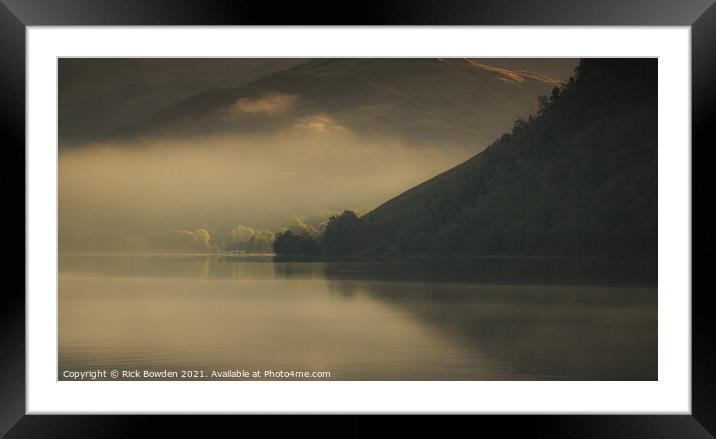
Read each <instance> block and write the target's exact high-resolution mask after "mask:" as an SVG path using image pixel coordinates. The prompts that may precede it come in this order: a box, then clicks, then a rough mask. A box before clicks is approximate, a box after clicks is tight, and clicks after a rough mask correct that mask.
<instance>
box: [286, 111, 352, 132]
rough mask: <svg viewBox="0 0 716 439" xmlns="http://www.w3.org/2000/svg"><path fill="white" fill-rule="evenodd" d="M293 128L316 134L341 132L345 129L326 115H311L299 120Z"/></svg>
mask: <svg viewBox="0 0 716 439" xmlns="http://www.w3.org/2000/svg"><path fill="white" fill-rule="evenodd" d="M294 127H295V128H298V129H304V130H309V131H313V132H316V133H329V132H337V131H343V130H345V129H346V128H345V127H344V126H343V125H341V124H339V123H338V122H336V121H335V120H334V119H333V118H332V117H330V116H326V115H318V114H316V115H313V116H310V117H305V118H303V119H301V120H299V121H298V122H297V123H296V125H294Z"/></svg>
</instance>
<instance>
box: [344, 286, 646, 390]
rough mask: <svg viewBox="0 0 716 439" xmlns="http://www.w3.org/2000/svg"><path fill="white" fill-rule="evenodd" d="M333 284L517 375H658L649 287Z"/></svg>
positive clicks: (631, 377) (620, 377)
mask: <svg viewBox="0 0 716 439" xmlns="http://www.w3.org/2000/svg"><path fill="white" fill-rule="evenodd" d="M330 286H331V287H332V288H335V289H336V291H338V292H341V293H342V294H345V295H352V294H357V293H364V294H369V295H370V296H371V297H374V298H376V299H378V300H381V301H383V302H387V303H390V304H392V305H395V306H397V307H400V309H401V310H402V311H405V312H408V313H410V314H411V315H413V316H415V317H417V318H419V319H421V320H423V321H424V322H426V323H427V324H429V325H430V326H431V327H432V328H433V329H434V330H436V331H439V332H441V333H443V334H444V335H448V336H454V337H455V336H456V337H459V338H460V339H462V340H463V341H464V342H465V343H466V344H467V345H468V346H470V345H471V346H473V347H474V348H476V349H477V350H479V351H480V352H486V353H488V354H491V355H493V356H495V357H496V358H499V359H501V360H502V361H504V362H505V363H506V364H507V365H510V366H511V367H512V370H513V372H514V373H515V374H518V375H520V376H524V375H527V376H533V377H534V378H535V379H540V378H557V379H575V380H590V379H608V380H653V379H657V319H656V316H657V314H656V312H657V308H656V290H654V289H648V288H619V287H614V288H600V287H549V286H510V285H501V286H496V285H467V284H463V285H457V284H422V283H421V284H418V283H407V282H406V283H396V282H372V281H371V282H359V283H356V282H352V281H349V282H342V281H339V280H336V281H334V282H331V283H330Z"/></svg>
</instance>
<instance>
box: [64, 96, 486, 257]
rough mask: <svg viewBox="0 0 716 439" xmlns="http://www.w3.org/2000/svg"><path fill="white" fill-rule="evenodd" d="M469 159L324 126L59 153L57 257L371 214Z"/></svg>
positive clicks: (323, 121) (318, 120)
mask: <svg viewBox="0 0 716 439" xmlns="http://www.w3.org/2000/svg"><path fill="white" fill-rule="evenodd" d="M284 101H285V99H284V98H277V99H276V101H275V102H273V103H278V104H281V105H283V103H284ZM262 105H264V106H263V107H259V108H262V109H263V110H262V111H269V110H268V108H269V107H267V106H266V105H265V104H262ZM242 108H244V110H246V108H248V104H247V105H245V106H244V107H242ZM271 111H273V110H271ZM474 152H475V151H474V147H473V148H468V147H465V148H455V147H454V146H451V147H450V148H443V147H441V146H440V145H435V146H434V147H430V148H425V147H423V148H414V147H413V146H412V145H410V144H405V143H404V142H402V141H400V140H398V139H396V138H390V137H385V138H382V139H376V138H375V136H371V137H370V140H368V139H366V138H364V137H362V136H360V135H359V134H357V133H353V132H352V131H351V130H349V129H346V128H345V127H342V126H340V125H339V124H338V123H337V122H335V121H334V120H333V119H332V118H331V117H330V116H328V115H315V116H313V117H311V118H307V119H306V120H303V121H301V122H300V123H297V124H296V125H295V126H294V127H291V128H289V129H285V130H282V131H279V132H276V133H272V134H268V135H254V136H247V135H208V136H194V137H191V138H188V139H184V140H176V139H171V140H170V139H153V140H151V141H147V140H145V141H137V142H134V143H126V142H124V143H97V144H94V145H92V146H89V147H84V148H71V147H70V148H62V149H61V153H60V158H59V161H60V166H59V168H60V177H59V184H60V193H59V197H60V241H61V249H62V250H63V251H81V250H100V249H101V250H103V251H112V250H118V251H119V250H146V249H148V248H150V247H151V241H152V240H151V237H153V236H156V235H158V234H162V233H166V232H170V231H176V230H194V229H197V228H202V229H206V230H208V231H209V233H210V234H211V236H212V239H213V240H214V241H217V240H219V239H220V238H221V237H224V236H226V235H227V234H228V233H229V232H230V230H231V229H233V228H234V227H236V226H237V225H246V226H250V227H253V228H256V229H266V230H272V231H277V230H281V229H282V228H283V227H285V225H286V224H287V222H288V221H289V219H290V218H292V217H299V218H304V219H307V218H316V222H318V221H320V220H321V219H322V217H325V216H327V214H325V213H326V212H340V211H342V210H344V209H353V210H357V211H367V210H370V209H372V208H374V207H376V206H378V205H379V204H381V203H382V202H385V201H386V200H388V199H390V198H392V197H394V196H396V195H399V194H400V193H401V192H403V191H405V190H407V189H409V188H410V187H412V186H414V185H416V184H419V183H420V182H422V181H425V180H426V179H428V178H430V177H432V176H434V175H436V174H438V173H440V172H442V171H445V170H446V169H448V168H450V167H452V166H454V165H456V164H458V163H460V162H462V161H464V160H465V159H467V158H468V157H469V156H471V155H473V154H474ZM315 225H316V226H317V225H318V224H315Z"/></svg>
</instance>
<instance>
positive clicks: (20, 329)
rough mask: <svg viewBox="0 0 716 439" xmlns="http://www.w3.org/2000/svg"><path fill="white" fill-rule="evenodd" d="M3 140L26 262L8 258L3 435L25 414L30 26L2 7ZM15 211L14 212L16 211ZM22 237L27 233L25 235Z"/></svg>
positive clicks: (7, 218)
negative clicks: (10, 281)
mask: <svg viewBox="0 0 716 439" xmlns="http://www.w3.org/2000/svg"><path fill="white" fill-rule="evenodd" d="M0 66H2V67H0V139H2V140H3V142H2V145H3V150H4V151H3V154H4V159H5V163H7V164H9V166H8V167H6V169H5V170H4V172H2V173H0V184H2V186H3V187H4V188H6V189H12V190H8V191H7V192H6V196H7V201H9V203H7V204H6V207H5V208H4V209H3V210H2V213H0V227H2V228H3V229H4V230H11V231H14V233H11V234H10V235H11V236H10V238H11V240H12V245H13V247H15V249H16V250H17V249H19V248H20V246H22V252H21V253H20V254H21V255H22V258H19V257H15V258H8V261H7V262H6V264H7V267H6V270H7V273H13V274H14V275H16V276H18V277H19V274H20V273H23V276H22V280H21V281H20V282H19V284H11V285H12V286H10V287H7V286H6V288H5V291H4V294H3V305H2V306H1V307H0V313H1V314H2V317H0V353H1V354H0V355H1V356H0V389H2V394H3V398H2V399H3V401H2V403H1V404H0V407H1V408H0V435H2V434H3V433H5V432H6V431H8V430H9V429H10V428H11V427H12V425H13V424H15V422H16V421H17V420H18V419H20V418H21V417H22V416H23V415H24V414H25V236H26V229H25V190H24V189H23V190H22V191H20V190H19V189H20V188H19V187H18V186H19V183H18V182H19V181H22V182H23V185H24V182H25V25H24V24H23V23H22V22H21V21H20V20H19V19H18V18H17V17H15V15H13V14H12V12H10V11H9V10H8V9H7V8H6V7H5V5H3V4H2V3H0ZM10 206H12V207H10ZM20 231H22V233H20Z"/></svg>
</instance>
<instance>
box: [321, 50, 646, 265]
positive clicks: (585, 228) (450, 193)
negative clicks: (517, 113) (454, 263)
mask: <svg viewBox="0 0 716 439" xmlns="http://www.w3.org/2000/svg"><path fill="white" fill-rule="evenodd" d="M657 194H658V190H657V61H656V60H655V59H585V60H583V61H582V62H581V63H580V64H579V66H578V67H577V68H576V70H575V78H574V79H572V80H570V82H569V84H567V85H566V86H564V87H562V88H555V89H554V90H553V92H552V94H551V96H549V97H542V98H540V110H539V112H538V113H537V114H536V115H534V116H533V117H530V118H529V119H528V120H518V121H516V122H515V124H514V129H513V130H512V132H511V133H508V134H505V135H503V136H502V137H501V138H500V139H499V140H497V141H496V142H495V143H493V144H492V145H490V146H489V147H488V148H487V149H485V150H484V151H483V152H481V153H479V154H478V155H476V156H475V157H473V158H471V159H470V160H468V161H466V162H464V163H462V164H461V165H459V166H457V167H455V168H453V169H450V170H448V171H446V172H444V173H443V174H440V175H438V176H436V177H434V178H432V179H430V180H428V181H426V182H425V183H423V184H421V185H419V186H416V187H414V188H412V189H410V190H408V191H406V192H405V193H403V194H401V195H399V196H397V197H395V198H393V199H392V200H390V201H388V202H386V203H384V204H383V205H381V206H380V207H378V208H377V209H375V210H373V211H372V212H370V213H368V214H366V215H365V216H363V217H361V218H358V217H356V216H355V215H352V214H350V213H346V214H344V215H341V216H339V217H335V218H334V219H333V220H332V221H331V222H330V223H329V224H328V227H327V228H326V232H325V233H324V235H323V237H322V240H321V248H322V251H323V253H324V254H325V255H326V256H328V257H346V256H348V257H350V256H363V257H373V256H375V257H378V256H387V257H400V256H419V255H433V256H440V255H582V256H606V255H634V256H647V255H655V254H656V252H657Z"/></svg>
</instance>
